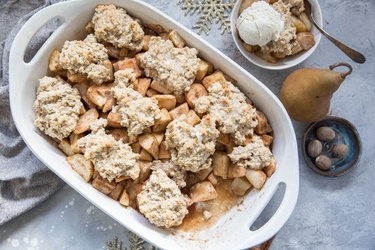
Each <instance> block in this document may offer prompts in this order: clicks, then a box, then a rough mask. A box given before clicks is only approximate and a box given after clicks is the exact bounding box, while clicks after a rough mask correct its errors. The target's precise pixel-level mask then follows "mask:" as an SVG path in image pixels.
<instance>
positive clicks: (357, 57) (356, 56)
mask: <svg viewBox="0 0 375 250" xmlns="http://www.w3.org/2000/svg"><path fill="white" fill-rule="evenodd" d="M303 2H304V3H305V13H306V15H307V16H308V17H309V19H310V20H311V22H312V23H313V24H314V25H315V27H316V28H317V29H318V30H319V31H320V33H322V34H323V35H324V36H325V37H327V38H328V40H330V41H331V42H332V43H333V44H334V45H336V46H337V47H338V48H339V49H341V50H342V52H344V53H345V54H346V55H347V56H348V57H350V59H352V60H353V61H354V62H356V63H364V62H365V61H366V58H365V56H364V55H362V54H361V53H359V52H358V51H356V50H354V49H352V48H350V47H349V46H347V45H345V44H343V43H342V42H340V41H338V40H336V39H335V38H333V37H332V36H331V35H330V34H328V33H327V32H326V31H325V30H323V29H322V28H321V27H319V25H318V24H317V23H316V21H315V19H314V16H313V13H312V12H311V5H310V3H309V1H307V0H304V1H303Z"/></svg>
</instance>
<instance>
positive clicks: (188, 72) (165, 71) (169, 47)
mask: <svg viewBox="0 0 375 250" xmlns="http://www.w3.org/2000/svg"><path fill="white" fill-rule="evenodd" d="M197 54H198V51H197V50H196V49H193V48H188V47H184V48H175V47H174V46H173V43H172V42H171V41H169V40H167V41H165V40H163V39H162V38H160V37H152V38H151V41H150V46H149V50H148V51H147V52H145V53H144V54H143V55H142V56H141V57H140V63H141V66H142V67H143V68H144V70H145V73H146V76H148V77H152V78H153V79H154V80H156V81H159V82H160V83H162V84H164V85H165V86H166V87H167V89H168V90H169V91H171V92H173V93H175V94H182V93H183V92H184V91H188V90H189V89H190V86H191V84H192V83H193V81H194V79H195V75H196V74H197V71H198V67H199V66H198V65H199V61H200V59H199V58H198V57H197Z"/></svg>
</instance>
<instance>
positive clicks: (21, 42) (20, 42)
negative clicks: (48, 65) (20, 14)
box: [10, 1, 77, 71]
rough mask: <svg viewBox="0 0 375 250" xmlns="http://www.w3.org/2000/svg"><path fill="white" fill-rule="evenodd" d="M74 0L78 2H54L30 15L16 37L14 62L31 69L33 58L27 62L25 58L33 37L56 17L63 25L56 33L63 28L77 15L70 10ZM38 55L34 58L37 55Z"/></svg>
mask: <svg viewBox="0 0 375 250" xmlns="http://www.w3.org/2000/svg"><path fill="white" fill-rule="evenodd" d="M74 2H75V3H77V1H71V2H69V3H70V4H66V3H64V2H63V3H58V4H53V5H51V6H48V7H46V8H44V9H42V10H40V11H38V12H37V13H36V14H35V15H33V16H32V17H30V19H29V20H28V21H27V22H26V23H25V24H24V25H23V26H22V28H21V29H20V31H19V32H18V34H17V36H16V37H15V38H14V41H13V44H12V49H11V52H12V53H11V57H10V60H11V61H12V62H13V63H16V64H17V66H19V67H20V68H23V70H25V71H29V70H31V65H32V63H33V59H31V60H30V62H25V60H24V55H25V52H26V49H27V46H28V45H29V43H30V41H31V39H32V38H33V37H34V35H35V34H37V33H38V31H39V30H40V29H41V28H42V27H43V26H44V25H46V24H47V23H48V22H49V21H51V20H53V19H55V18H57V19H58V20H59V21H60V24H61V25H60V26H59V27H58V28H57V29H56V30H55V31H54V33H56V31H57V30H59V29H61V28H62V27H63V26H64V23H65V21H66V20H69V19H70V18H72V17H73V16H74V15H76V14H74V11H68V10H69V9H70V10H71V9H72V8H74V6H75V5H74V4H73V5H72V3H74ZM38 53H39V51H38V52H37V53H36V55H37V54H38ZM36 55H35V56H34V58H35V57H37V56H36Z"/></svg>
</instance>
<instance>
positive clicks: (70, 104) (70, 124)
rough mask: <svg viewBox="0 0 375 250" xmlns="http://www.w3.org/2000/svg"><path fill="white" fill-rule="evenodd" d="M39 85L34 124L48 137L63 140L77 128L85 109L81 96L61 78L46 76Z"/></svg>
mask: <svg viewBox="0 0 375 250" xmlns="http://www.w3.org/2000/svg"><path fill="white" fill-rule="evenodd" d="M39 83H40V84H39V87H38V90H37V93H36V100H35V102H34V109H35V113H36V118H35V121H34V124H35V126H37V127H38V128H39V129H40V130H41V131H43V132H44V133H45V134H46V135H48V136H50V137H52V138H54V139H58V140H62V139H63V138H66V137H68V136H69V134H70V133H71V132H72V131H73V130H74V129H75V128H76V125H77V122H78V119H79V114H80V110H81V109H82V108H83V104H82V102H81V96H80V95H79V92H78V90H77V89H75V88H72V86H71V85H70V84H68V83H66V82H65V81H63V80H62V79H61V78H54V77H48V76H45V77H43V78H42V79H40V80H39Z"/></svg>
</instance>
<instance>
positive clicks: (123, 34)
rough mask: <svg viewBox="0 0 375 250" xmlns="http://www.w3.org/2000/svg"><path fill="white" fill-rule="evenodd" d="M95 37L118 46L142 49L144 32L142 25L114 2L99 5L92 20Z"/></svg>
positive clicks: (136, 49)
mask: <svg viewBox="0 0 375 250" xmlns="http://www.w3.org/2000/svg"><path fill="white" fill-rule="evenodd" d="M91 25H92V26H93V29H94V34H95V37H96V38H97V39H98V40H99V41H100V42H108V43H110V44H112V45H114V46H115V47H118V48H128V49H130V50H135V51H140V50H141V49H142V46H143V36H144V32H143V29H142V27H141V25H140V24H139V23H138V22H137V21H136V20H134V19H133V18H132V17H131V16H129V15H128V14H127V13H126V10H125V9H123V8H116V6H114V5H113V4H110V5H98V6H97V7H96V8H95V13H94V16H93V18H92V20H91Z"/></svg>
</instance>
